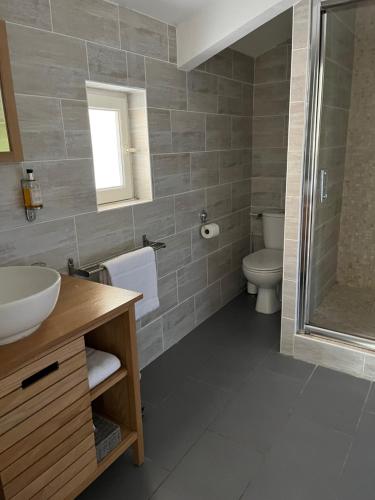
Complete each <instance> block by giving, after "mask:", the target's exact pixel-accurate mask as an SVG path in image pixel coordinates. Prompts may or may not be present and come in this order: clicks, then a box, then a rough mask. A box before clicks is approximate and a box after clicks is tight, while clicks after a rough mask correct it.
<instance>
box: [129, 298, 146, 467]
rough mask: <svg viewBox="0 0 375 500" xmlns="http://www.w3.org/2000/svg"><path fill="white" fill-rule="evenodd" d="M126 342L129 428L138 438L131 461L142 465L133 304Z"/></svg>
mask: <svg viewBox="0 0 375 500" xmlns="http://www.w3.org/2000/svg"><path fill="white" fill-rule="evenodd" d="M125 330H126V333H127V342H126V350H125V353H126V367H127V369H128V377H127V379H128V384H129V385H128V395H129V410H130V415H129V417H130V419H129V420H130V426H131V430H134V431H136V432H137V435H138V439H137V441H136V442H135V443H134V445H133V462H134V464H136V465H142V464H143V462H144V443H143V423H142V404H141V386H140V382H139V365H138V352H137V336H136V321H135V311H134V305H132V306H131V307H130V308H129V311H128V328H125Z"/></svg>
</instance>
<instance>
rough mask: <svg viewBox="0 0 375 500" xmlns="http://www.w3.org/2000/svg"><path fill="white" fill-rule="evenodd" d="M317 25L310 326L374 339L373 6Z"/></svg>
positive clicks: (332, 13) (328, 14)
mask: <svg viewBox="0 0 375 500" xmlns="http://www.w3.org/2000/svg"><path fill="white" fill-rule="evenodd" d="M320 22H321V43H320V66H319V89H318V101H319V102H318V105H317V109H316V116H315V118H316V132H315V168H314V172H313V177H312V184H313V189H312V195H311V202H312V207H311V210H312V212H311V226H310V234H309V235H310V240H309V261H308V287H307V290H306V292H307V301H306V310H305V323H306V326H307V329H311V330H314V329H315V330H316V331H319V330H320V333H322V332H324V331H327V332H328V331H331V332H341V333H343V334H347V335H351V336H353V335H354V336H360V337H365V338H369V339H374V340H375V189H374V188H375V163H374V158H375V98H374V92H373V89H374V88H375V29H374V27H375V2H367V1H357V2H355V3H350V4H343V5H336V6H333V7H324V8H323V9H322V11H321V20H320Z"/></svg>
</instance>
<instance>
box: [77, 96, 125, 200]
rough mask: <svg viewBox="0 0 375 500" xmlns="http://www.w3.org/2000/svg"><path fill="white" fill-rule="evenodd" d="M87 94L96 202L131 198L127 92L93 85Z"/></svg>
mask: <svg viewBox="0 0 375 500" xmlns="http://www.w3.org/2000/svg"><path fill="white" fill-rule="evenodd" d="M87 95H88V103H89V119H90V130H91V141H92V151H93V159H94V172H95V184H96V193H97V200H98V205H102V204H106V203H113V202H118V201H123V200H130V199H133V198H134V189H133V171H132V155H131V151H132V148H131V145H130V133H129V116H128V99H127V95H126V93H124V92H110V91H106V90H102V89H93V88H88V92H87Z"/></svg>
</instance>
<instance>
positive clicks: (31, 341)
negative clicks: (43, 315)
mask: <svg viewBox="0 0 375 500" xmlns="http://www.w3.org/2000/svg"><path fill="white" fill-rule="evenodd" d="M141 298H142V294H141V293H138V292H133V291H130V290H123V289H121V288H116V287H112V286H108V285H101V284H99V283H94V282H91V281H87V280H83V279H78V278H71V277H70V276H62V281H61V291H60V296H59V299H58V301H57V305H56V307H55V309H54V311H53V312H52V314H51V315H50V316H49V317H48V318H47V319H46V320H45V321H44V322H43V323H42V325H41V326H40V328H39V329H38V330H37V331H36V332H34V333H32V334H31V335H30V336H29V337H26V338H24V339H22V340H19V341H17V342H13V343H12V344H7V345H4V346H0V378H2V377H4V376H6V375H8V374H10V373H12V372H13V371H15V370H18V369H19V368H20V367H21V366H22V365H25V364H27V363H29V362H31V361H32V360H33V359H36V358H38V357H40V356H41V355H42V354H44V353H46V352H48V351H50V350H53V349H54V348H56V347H58V346H60V345H63V344H65V343H67V342H69V341H70V340H73V339H74V338H77V337H79V336H82V335H84V334H85V333H87V332H89V331H90V330H93V329H94V328H96V327H98V326H100V325H102V324H104V323H106V322H107V321H109V320H111V319H112V318H114V317H116V316H118V315H119V314H121V313H123V312H125V311H127V310H128V308H129V305H130V304H133V303H134V302H137V301H138V300H140V299H141Z"/></svg>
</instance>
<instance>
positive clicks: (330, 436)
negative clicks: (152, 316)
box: [81, 295, 375, 500]
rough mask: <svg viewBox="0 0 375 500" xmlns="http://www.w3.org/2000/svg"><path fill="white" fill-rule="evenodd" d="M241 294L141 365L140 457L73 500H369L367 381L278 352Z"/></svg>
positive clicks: (372, 420)
mask: <svg viewBox="0 0 375 500" xmlns="http://www.w3.org/2000/svg"><path fill="white" fill-rule="evenodd" d="M279 322H280V318H279V315H278V314H275V315H272V316H264V315H261V314H258V313H256V312H255V311H254V304H253V302H252V300H251V299H250V298H249V297H248V296H246V295H243V296H240V297H238V298H237V299H236V300H234V301H233V302H232V303H230V304H229V305H228V306H226V307H225V308H224V309H222V310H221V311H219V312H218V313H217V314H215V316H213V317H212V318H210V319H209V320H207V321H206V322H205V323H203V324H202V325H200V326H199V327H198V328H197V329H196V330H195V331H194V332H193V333H191V334H190V335H188V336H187V337H185V339H184V340H183V341H181V342H180V343H179V344H178V345H176V346H175V347H173V348H172V349H170V350H169V351H167V352H166V353H165V354H164V355H163V356H162V357H161V358H159V359H157V360H156V361H155V362H154V363H152V364H151V365H150V366H148V367H147V368H146V369H145V370H144V371H143V374H142V391H143V401H144V404H145V407H146V414H145V418H144V429H145V443H146V456H147V459H146V462H145V464H144V465H143V466H142V467H140V468H137V467H134V466H132V465H131V462H130V459H129V457H128V456H124V457H122V458H120V459H119V460H118V461H117V462H116V463H115V464H114V465H113V466H112V467H111V468H110V469H109V470H108V471H107V472H106V473H104V475H103V476H102V477H101V478H99V479H98V480H97V481H96V482H95V483H94V484H93V485H91V487H90V488H89V489H88V490H86V492H85V493H84V494H83V495H82V497H81V498H82V499H93V500H94V499H100V500H101V499H105V500H112V499H126V500H146V499H149V498H152V499H153V500H238V499H243V500H374V498H375V474H374V464H375V390H373V389H372V388H371V385H370V383H369V382H367V381H365V380H360V379H356V378H354V377H351V376H349V375H345V374H341V373H338V372H334V371H331V370H328V369H326V368H321V367H314V366H312V365H309V364H306V363H303V362H300V361H296V360H293V359H291V358H288V357H285V356H282V355H280V354H278V352H277V349H278V339H279Z"/></svg>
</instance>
